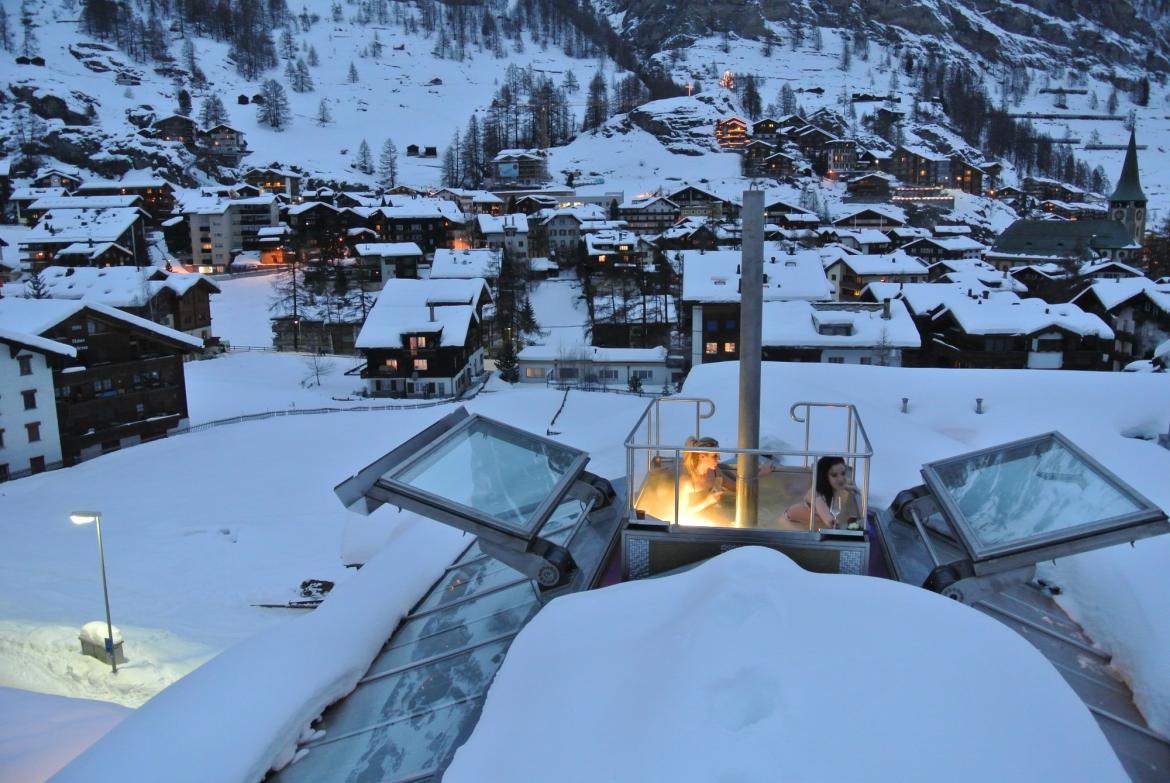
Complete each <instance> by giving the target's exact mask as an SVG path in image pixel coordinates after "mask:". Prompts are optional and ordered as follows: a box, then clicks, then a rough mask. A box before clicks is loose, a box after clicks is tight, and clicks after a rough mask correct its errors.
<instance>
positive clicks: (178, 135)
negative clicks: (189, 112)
mask: <svg viewBox="0 0 1170 783" xmlns="http://www.w3.org/2000/svg"><path fill="white" fill-rule="evenodd" d="M150 128H151V131H152V132H153V133H152V135H153V136H154V137H155V138H158V139H162V140H163V141H177V142H179V143H180V144H183V145H185V146H188V147H193V146H195V141H196V139H197V138H198V136H199V125H198V124H197V123H196V122H195V120H193V119H191V118H190V117H187V116H185V115H182V114H171V115H169V116H167V117H163V118H161V119H158V120H155V121H154V122H153V123H152V124H151V126H150Z"/></svg>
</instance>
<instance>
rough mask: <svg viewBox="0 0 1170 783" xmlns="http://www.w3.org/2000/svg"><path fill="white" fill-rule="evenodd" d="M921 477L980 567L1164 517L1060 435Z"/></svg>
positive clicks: (952, 463) (938, 466)
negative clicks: (1033, 548) (1007, 556)
mask: <svg viewBox="0 0 1170 783" xmlns="http://www.w3.org/2000/svg"><path fill="white" fill-rule="evenodd" d="M923 475H924V476H925V477H926V480H927V483H928V484H929V485H930V487H931V489H932V490H933V491H934V493H935V495H936V497H938V499H939V500H940V502H941V505H942V507H943V509H944V511H945V512H946V514H947V516H948V518H949V520H950V521H951V522H952V523H953V525H954V528H955V529H956V530H957V532H958V533H959V535H960V537H961V538H962V539H963V542H964V543H965V544H966V546H967V547H968V549H969V550H970V551H971V553H972V555H973V556H975V557H976V558H977V559H978V558H984V557H989V556H995V555H1000V554H1006V553H1010V552H1013V551H1017V550H1020V549H1025V548H1028V547H1030V546H1037V545H1045V544H1052V543H1058V542H1061V541H1065V540H1071V539H1074V538H1078V537H1083V536H1088V535H1093V534H1096V533H1100V532H1104V531H1107V530H1111V529H1114V528H1118V527H1124V526H1128V525H1130V524H1135V523H1140V522H1143V521H1149V520H1150V519H1152V518H1157V517H1158V516H1160V515H1161V512H1160V510H1159V509H1157V508H1156V507H1154V506H1152V505H1151V504H1150V503H1149V501H1147V500H1145V499H1144V498H1142V497H1141V496H1140V495H1138V494H1137V492H1135V491H1134V490H1133V489H1131V488H1130V487H1128V486H1127V485H1126V484H1124V483H1123V482H1122V481H1121V480H1120V479H1118V478H1117V477H1116V476H1114V475H1112V474H1111V473H1109V472H1108V471H1107V470H1105V468H1103V467H1102V466H1100V465H1099V464H1097V463H1096V462H1095V461H1093V460H1092V458H1090V457H1089V456H1088V455H1087V454H1085V453H1084V452H1082V451H1081V450H1080V449H1078V448H1077V447H1076V446H1074V445H1073V444H1072V443H1071V442H1069V441H1068V439H1067V438H1065V437H1063V436H1062V435H1060V434H1059V433H1049V434H1047V435H1042V436H1039V437H1036V438H1029V439H1026V440H1022V441H1017V442H1015V443H1009V444H1007V445H1004V446H999V447H996V448H992V449H985V450H983V451H978V452H975V453H972V454H966V455H963V456H960V457H955V458H953V459H949V460H942V461H940V462H935V463H932V464H930V465H927V466H925V468H924V470H923Z"/></svg>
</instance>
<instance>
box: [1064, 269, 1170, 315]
mask: <svg viewBox="0 0 1170 783" xmlns="http://www.w3.org/2000/svg"><path fill="white" fill-rule="evenodd" d="M1089 292H1092V293H1093V295H1094V296H1096V297H1097V301H1099V302H1100V303H1101V305H1102V306H1103V307H1104V308H1105V309H1106V310H1112V309H1113V308H1114V307H1117V306H1118V305H1119V304H1121V303H1122V302H1125V301H1126V300H1128V299H1131V298H1133V297H1135V296H1137V295H1139V294H1142V293H1144V294H1145V295H1146V296H1147V297H1148V298H1149V300H1150V302H1152V303H1153V304H1154V306H1155V307H1157V308H1159V309H1160V310H1162V312H1164V313H1170V286H1166V285H1158V284H1157V283H1155V282H1153V281H1152V280H1150V279H1148V278H1145V277H1122V278H1118V279H1116V280H1099V281H1097V282H1095V283H1093V284H1092V285H1090V286H1089V287H1088V288H1086V289H1085V290H1084V291H1082V292H1080V293H1079V294H1077V295H1076V296H1074V297H1073V299H1072V301H1073V302H1076V301H1077V300H1078V299H1080V298H1081V297H1082V296H1085V294H1087V293H1089Z"/></svg>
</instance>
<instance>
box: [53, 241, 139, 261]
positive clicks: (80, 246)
mask: <svg viewBox="0 0 1170 783" xmlns="http://www.w3.org/2000/svg"><path fill="white" fill-rule="evenodd" d="M112 249H117V250H121V251H122V252H123V253H125V254H126V255H131V253H130V251H129V250H127V249H126V248H125V247H124V246H122V245H119V244H118V243H117V242H74V243H73V244H71V245H66V246H65V247H63V248H61V249H60V250H58V251H57V256H58V257H60V256H85V257H86V258H89V259H94V258H101V257H102V256H103V255H105V254H106V253H107V252H108V251H110V250H112Z"/></svg>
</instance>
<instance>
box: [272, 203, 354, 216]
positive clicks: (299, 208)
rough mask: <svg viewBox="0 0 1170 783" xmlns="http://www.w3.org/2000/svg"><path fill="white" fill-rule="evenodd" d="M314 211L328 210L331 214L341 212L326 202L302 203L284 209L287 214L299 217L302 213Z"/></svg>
mask: <svg viewBox="0 0 1170 783" xmlns="http://www.w3.org/2000/svg"><path fill="white" fill-rule="evenodd" d="M314 209H327V210H329V211H330V212H340V211H341V210H340V209H338V208H337V207H335V206H333V205H332V204H330V203H328V202H326V201H302V202H301V203H300V204H290V205H288V206H287V207H285V208H284V210H285V212H287V213H288V214H290V215H299V214H301V213H302V212H308V211H310V210H314Z"/></svg>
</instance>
